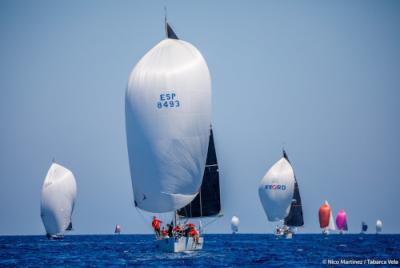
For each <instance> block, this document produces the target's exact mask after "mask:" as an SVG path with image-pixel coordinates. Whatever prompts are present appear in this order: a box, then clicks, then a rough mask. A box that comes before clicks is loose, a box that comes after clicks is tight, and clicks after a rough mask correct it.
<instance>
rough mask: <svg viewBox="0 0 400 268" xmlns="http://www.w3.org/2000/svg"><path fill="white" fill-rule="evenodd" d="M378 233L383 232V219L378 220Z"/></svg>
mask: <svg viewBox="0 0 400 268" xmlns="http://www.w3.org/2000/svg"><path fill="white" fill-rule="evenodd" d="M375 227H376V233H380V232H382V227H383V223H382V221H381V220H377V221H376V226H375Z"/></svg>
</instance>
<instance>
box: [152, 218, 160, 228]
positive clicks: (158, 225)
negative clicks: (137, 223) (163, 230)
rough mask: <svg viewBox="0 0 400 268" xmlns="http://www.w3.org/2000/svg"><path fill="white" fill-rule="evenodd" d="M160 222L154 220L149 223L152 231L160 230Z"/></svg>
mask: <svg viewBox="0 0 400 268" xmlns="http://www.w3.org/2000/svg"><path fill="white" fill-rule="evenodd" d="M160 223H161V222H160V220H159V219H154V220H153V222H152V223H151V226H153V228H154V229H156V230H160Z"/></svg>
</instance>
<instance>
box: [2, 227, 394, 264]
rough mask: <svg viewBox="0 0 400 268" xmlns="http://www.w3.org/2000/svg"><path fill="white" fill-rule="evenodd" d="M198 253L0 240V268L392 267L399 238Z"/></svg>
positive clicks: (266, 243)
mask: <svg viewBox="0 0 400 268" xmlns="http://www.w3.org/2000/svg"><path fill="white" fill-rule="evenodd" d="M204 241H205V243H204V248H203V250H202V251H195V252H183V253H163V252H160V251H159V250H158V249H157V248H156V244H155V242H154V236H153V235H69V236H66V237H65V238H64V239H63V240H48V239H47V238H46V237H45V236H0V267H130V266H138V267H239V266H240V267H350V266H357V267H364V266H365V267H375V266H378V267H395V266H400V264H399V262H400V235H387V234H381V235H375V234H366V235H360V234H345V235H329V236H322V235H321V234H296V235H295V236H293V239H277V238H276V237H275V236H274V235H269V234H265V235H264V234H235V235H233V234H208V235H204Z"/></svg>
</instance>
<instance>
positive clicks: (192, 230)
mask: <svg viewBox="0 0 400 268" xmlns="http://www.w3.org/2000/svg"><path fill="white" fill-rule="evenodd" d="M189 236H191V237H193V239H194V241H195V242H196V243H197V244H198V243H199V233H198V232H197V230H196V228H195V227H194V226H193V227H190V230H189Z"/></svg>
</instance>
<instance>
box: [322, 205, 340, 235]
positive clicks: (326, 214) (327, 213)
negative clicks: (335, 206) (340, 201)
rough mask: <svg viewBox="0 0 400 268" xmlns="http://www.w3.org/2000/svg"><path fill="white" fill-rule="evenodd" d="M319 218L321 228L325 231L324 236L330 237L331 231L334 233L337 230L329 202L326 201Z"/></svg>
mask: <svg viewBox="0 0 400 268" xmlns="http://www.w3.org/2000/svg"><path fill="white" fill-rule="evenodd" d="M318 218H319V226H320V227H321V228H322V229H323V231H322V234H324V235H328V234H329V231H334V230H335V229H336V228H335V223H334V220H333V213H332V209H331V207H330V206H329V203H328V201H325V203H324V204H323V205H322V206H321V207H320V208H319V211H318Z"/></svg>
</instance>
